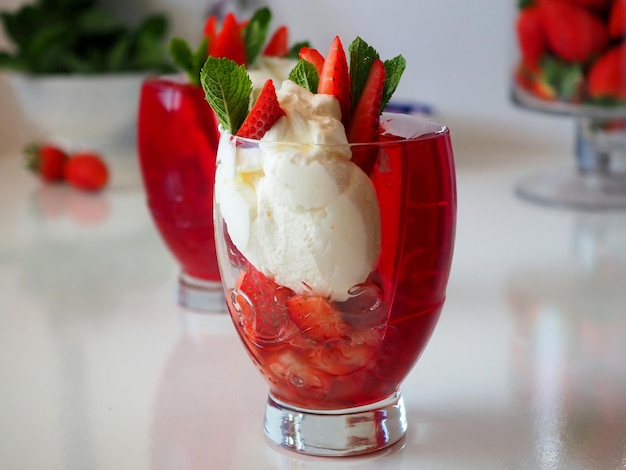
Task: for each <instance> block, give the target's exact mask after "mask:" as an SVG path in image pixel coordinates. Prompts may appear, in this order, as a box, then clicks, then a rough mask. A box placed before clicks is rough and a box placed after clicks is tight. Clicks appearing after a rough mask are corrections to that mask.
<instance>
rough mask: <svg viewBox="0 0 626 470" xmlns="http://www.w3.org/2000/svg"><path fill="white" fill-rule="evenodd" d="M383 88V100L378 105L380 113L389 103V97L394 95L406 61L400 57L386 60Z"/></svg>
mask: <svg viewBox="0 0 626 470" xmlns="http://www.w3.org/2000/svg"><path fill="white" fill-rule="evenodd" d="M384 63H385V73H386V75H385V86H384V88H383V100H382V102H381V104H380V110H381V112H382V110H383V109H385V106H387V103H389V100H390V99H391V95H393V94H394V92H395V91H396V88H397V87H398V83H400V79H401V78H402V74H403V73H404V69H406V59H405V58H404V57H402V56H401V55H398V56H396V57H394V58H393V59H389V60H386V61H385V62H384Z"/></svg>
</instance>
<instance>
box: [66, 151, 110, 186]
mask: <svg viewBox="0 0 626 470" xmlns="http://www.w3.org/2000/svg"><path fill="white" fill-rule="evenodd" d="M64 176H65V180H66V181H67V182H68V183H69V184H70V185H71V186H73V187H75V188H78V189H82V190H84V191H99V190H101V189H103V188H104V187H105V186H106V185H107V183H108V181H109V169H108V167H107V165H106V163H105V162H104V160H103V159H102V157H101V156H100V155H99V154H97V153H94V152H79V153H75V154H73V155H71V156H70V158H69V159H68V160H67V163H66V164H65V170H64Z"/></svg>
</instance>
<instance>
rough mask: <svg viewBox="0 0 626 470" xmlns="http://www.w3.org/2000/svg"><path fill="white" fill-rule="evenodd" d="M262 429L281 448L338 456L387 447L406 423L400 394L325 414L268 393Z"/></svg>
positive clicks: (399, 437)
mask: <svg viewBox="0 0 626 470" xmlns="http://www.w3.org/2000/svg"><path fill="white" fill-rule="evenodd" d="M264 428H265V434H266V435H267V437H268V438H269V439H270V440H271V441H273V442H274V443H275V444H278V445H279V446H281V447H283V448H286V449H289V450H292V451H296V452H300V453H303V454H307V455H318V456H324V457H339V456H350V455H359V454H364V453H369V452H374V451H377V450H381V449H384V448H386V447H389V446H390V445H392V444H394V443H396V442H398V441H399V440H400V439H402V438H403V437H404V435H405V433H406V428H407V420H406V410H405V407H404V400H403V399H402V395H401V394H400V393H395V394H393V395H391V396H390V397H388V398H386V399H385V400H382V401H379V402H376V403H372V404H371V405H367V406H361V407H358V408H354V409H347V410H346V409H344V410H328V411H326V412H324V411H319V410H305V409H301V408H292V407H290V406H289V405H286V404H284V403H281V402H280V401H279V400H277V399H275V398H274V397H272V395H271V394H270V396H269V397H268V399H267V405H266V408H265V422H264Z"/></svg>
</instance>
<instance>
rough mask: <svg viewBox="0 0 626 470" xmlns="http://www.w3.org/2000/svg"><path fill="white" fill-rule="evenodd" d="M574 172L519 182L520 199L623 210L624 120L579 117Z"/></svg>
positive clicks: (625, 203) (625, 183)
mask: <svg viewBox="0 0 626 470" xmlns="http://www.w3.org/2000/svg"><path fill="white" fill-rule="evenodd" d="M576 162H577V166H576V169H575V171H572V172H563V171H558V172H552V173H550V172H547V173H542V174H540V175H533V176H531V177H529V178H527V179H525V180H522V181H521V182H520V183H519V184H518V185H517V187H516V192H517V194H518V195H519V196H520V197H522V198H523V199H526V200H529V201H532V202H536V203H540V204H544V205H550V206H560V207H567V208H572V209H581V210H615V209H620V210H621V209H626V118H621V117H620V118H614V117H611V118H599V117H587V116H579V117H577V122H576Z"/></svg>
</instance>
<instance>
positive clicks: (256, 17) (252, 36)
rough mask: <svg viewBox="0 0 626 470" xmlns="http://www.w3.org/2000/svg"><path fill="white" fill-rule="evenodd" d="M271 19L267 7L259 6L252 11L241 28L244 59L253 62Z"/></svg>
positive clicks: (261, 46) (265, 36) (265, 37)
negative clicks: (247, 20) (244, 47)
mask: <svg viewBox="0 0 626 470" xmlns="http://www.w3.org/2000/svg"><path fill="white" fill-rule="evenodd" d="M271 21H272V13H271V11H270V9H269V8H267V7H263V8H259V9H258V10H256V11H255V12H254V14H253V15H252V18H250V21H249V22H248V24H247V25H246V26H245V27H244V28H243V39H244V43H245V45H246V60H247V62H248V64H253V63H254V61H255V60H256V58H257V57H258V55H259V54H260V53H261V49H262V48H263V45H264V44H265V40H266V39H267V34H268V32H269V28H270V22H271Z"/></svg>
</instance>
